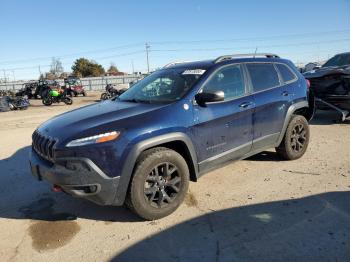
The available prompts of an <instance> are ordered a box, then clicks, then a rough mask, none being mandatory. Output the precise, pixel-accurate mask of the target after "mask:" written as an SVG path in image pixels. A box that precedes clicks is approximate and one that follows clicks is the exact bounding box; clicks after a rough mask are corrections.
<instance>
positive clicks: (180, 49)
mask: <svg viewBox="0 0 350 262" xmlns="http://www.w3.org/2000/svg"><path fill="white" fill-rule="evenodd" d="M348 41H350V38H345V39H333V40H329V41H317V42H315V41H313V42H303V43H293V44H279V45H262V46H260V45H259V46H258V48H260V49H261V48H272V47H287V46H303V45H316V44H325V43H333V42H348ZM256 47H257V46H250V47H247V46H242V47H215V48H177V49H152V52H179V51H217V50H218V51H219V50H235V49H236V50H237V49H250V50H255V49H256Z"/></svg>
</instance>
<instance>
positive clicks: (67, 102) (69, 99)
mask: <svg viewBox="0 0 350 262" xmlns="http://www.w3.org/2000/svg"><path fill="white" fill-rule="evenodd" d="M63 102H64V103H65V104H66V105H71V104H73V99H71V98H70V97H65V98H64V99H63Z"/></svg>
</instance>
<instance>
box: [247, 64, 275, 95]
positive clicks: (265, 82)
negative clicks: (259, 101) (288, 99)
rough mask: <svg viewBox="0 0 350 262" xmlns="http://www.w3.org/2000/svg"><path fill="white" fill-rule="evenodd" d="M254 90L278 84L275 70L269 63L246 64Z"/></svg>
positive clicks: (257, 90)
mask: <svg viewBox="0 0 350 262" xmlns="http://www.w3.org/2000/svg"><path fill="white" fill-rule="evenodd" d="M247 68H248V72H249V75H250V79H251V81H252V85H253V90H254V92H259V91H263V90H266V89H269V88H272V87H276V86H279V85H280V82H279V78H278V74H277V71H276V69H275V67H274V66H273V64H270V63H259V64H258V63H251V64H247Z"/></svg>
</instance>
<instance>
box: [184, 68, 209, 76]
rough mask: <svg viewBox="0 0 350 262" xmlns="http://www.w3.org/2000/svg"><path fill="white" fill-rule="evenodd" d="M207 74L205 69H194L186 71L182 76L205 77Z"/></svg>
mask: <svg viewBox="0 0 350 262" xmlns="http://www.w3.org/2000/svg"><path fill="white" fill-rule="evenodd" d="M204 73H205V70H203V69H192V70H185V71H184V72H183V73H182V74H183V75H203V74H204Z"/></svg>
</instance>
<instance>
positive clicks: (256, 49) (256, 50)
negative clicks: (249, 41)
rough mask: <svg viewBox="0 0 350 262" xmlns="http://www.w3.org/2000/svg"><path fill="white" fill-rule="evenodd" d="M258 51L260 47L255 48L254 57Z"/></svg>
mask: <svg viewBox="0 0 350 262" xmlns="http://www.w3.org/2000/svg"><path fill="white" fill-rule="evenodd" d="M257 52H258V47H256V48H255V52H254V56H253V58H255V56H256V53H257Z"/></svg>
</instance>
